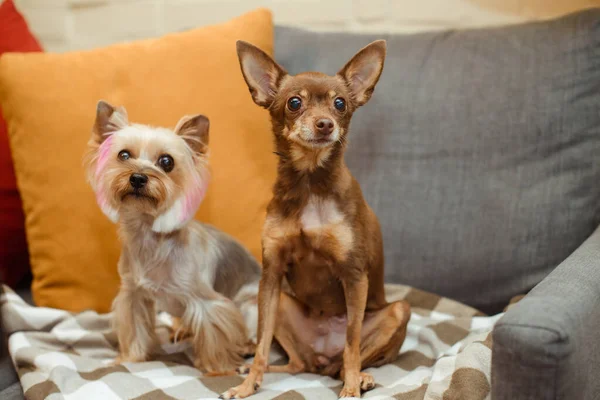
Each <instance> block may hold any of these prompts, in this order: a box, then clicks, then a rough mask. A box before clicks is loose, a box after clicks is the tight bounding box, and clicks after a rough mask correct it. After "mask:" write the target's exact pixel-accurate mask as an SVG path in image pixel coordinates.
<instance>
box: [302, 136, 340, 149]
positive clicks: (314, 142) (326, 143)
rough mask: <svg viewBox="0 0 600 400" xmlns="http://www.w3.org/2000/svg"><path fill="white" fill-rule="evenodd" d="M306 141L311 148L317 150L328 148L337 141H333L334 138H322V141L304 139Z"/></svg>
mask: <svg viewBox="0 0 600 400" xmlns="http://www.w3.org/2000/svg"><path fill="white" fill-rule="evenodd" d="M304 141H305V142H306V143H308V144H309V145H310V146H311V147H316V148H322V147H327V146H329V145H330V144H332V143H333V142H335V140H333V139H332V138H329V137H327V138H321V139H312V138H311V139H304Z"/></svg>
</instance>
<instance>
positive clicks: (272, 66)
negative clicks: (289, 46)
mask: <svg viewBox="0 0 600 400" xmlns="http://www.w3.org/2000/svg"><path fill="white" fill-rule="evenodd" d="M236 48H237V54H238V58H239V60H240V67H241V68H242V75H244V80H245V81H246V84H247V85H248V88H249V89H250V93H251V94H252V99H253V100H254V102H255V103H256V104H258V105H259V106H261V107H264V108H269V107H270V106H271V104H272V103H273V99H274V98H275V95H276V94H277V90H278V86H279V82H280V81H281V78H283V77H284V76H285V75H286V74H287V72H286V71H285V69H283V68H282V67H281V66H280V65H279V64H277V63H276V62H275V61H273V59H272V58H271V57H269V55H268V54H267V53H265V52H264V51H262V50H261V49H259V48H258V47H256V46H253V45H251V44H250V43H247V42H244V41H242V40H238V41H237V43H236Z"/></svg>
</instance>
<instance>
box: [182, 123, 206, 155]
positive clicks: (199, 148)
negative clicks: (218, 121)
mask: <svg viewBox="0 0 600 400" xmlns="http://www.w3.org/2000/svg"><path fill="white" fill-rule="evenodd" d="M209 127H210V122H209V120H208V118H206V117H205V116H204V115H200V114H198V115H194V116H186V117H183V118H181V119H180V120H179V122H178V123H177V126H176V127H175V133H176V134H178V135H179V136H181V137H182V138H183V139H184V140H185V141H186V142H187V144H188V146H190V148H191V149H192V150H193V151H195V152H196V153H199V154H206V152H207V151H208V131H209Z"/></svg>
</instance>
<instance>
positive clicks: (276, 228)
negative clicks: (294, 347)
mask: <svg viewBox="0 0 600 400" xmlns="http://www.w3.org/2000/svg"><path fill="white" fill-rule="evenodd" d="M353 242H354V232H353V230H352V227H351V224H350V223H349V221H348V217H347V216H346V215H345V214H344V213H343V211H342V210H341V209H340V207H339V206H338V204H337V203H336V202H335V201H334V200H333V199H328V198H319V197H316V196H311V197H309V199H308V201H307V202H306V204H305V205H304V207H303V208H302V210H301V211H300V213H298V215H296V216H294V217H290V218H286V219H283V218H280V217H277V216H274V215H269V216H268V217H267V222H266V224H265V230H264V233H263V246H264V250H265V252H266V255H267V256H272V255H276V256H277V259H278V261H279V262H280V263H281V265H282V266H283V268H284V273H285V277H286V280H287V282H288V285H289V290H290V291H291V292H292V293H291V294H293V295H294V296H295V297H296V298H297V299H298V300H300V301H301V302H303V303H304V304H306V305H307V306H309V307H310V308H311V309H313V310H314V311H316V312H319V313H320V312H323V313H326V314H339V313H343V312H345V299H344V292H343V288H342V285H341V283H340V279H339V278H340V275H341V274H342V273H343V271H342V269H343V268H345V267H346V265H345V263H346V262H347V261H348V259H349V256H350V254H351V252H352V248H353Z"/></svg>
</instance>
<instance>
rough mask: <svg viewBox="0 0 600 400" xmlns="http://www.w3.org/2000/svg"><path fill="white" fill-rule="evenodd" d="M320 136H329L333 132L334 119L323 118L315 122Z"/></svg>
mask: <svg viewBox="0 0 600 400" xmlns="http://www.w3.org/2000/svg"><path fill="white" fill-rule="evenodd" d="M315 128H317V134H318V135H319V136H328V135H330V134H331V132H333V121H332V120H330V119H329V118H321V119H319V120H317V122H316V123H315Z"/></svg>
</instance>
